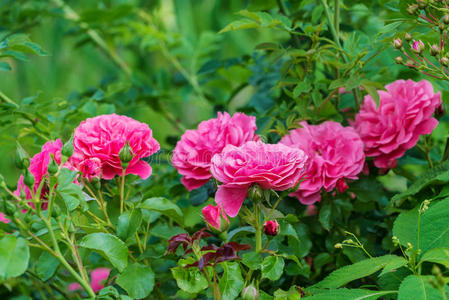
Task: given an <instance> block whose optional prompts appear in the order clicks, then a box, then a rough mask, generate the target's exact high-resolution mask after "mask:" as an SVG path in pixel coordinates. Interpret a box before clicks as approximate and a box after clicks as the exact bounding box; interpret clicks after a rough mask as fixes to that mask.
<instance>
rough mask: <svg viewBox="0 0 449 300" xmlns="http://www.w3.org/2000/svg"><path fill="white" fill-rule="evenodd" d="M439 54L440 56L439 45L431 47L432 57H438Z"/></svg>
mask: <svg viewBox="0 0 449 300" xmlns="http://www.w3.org/2000/svg"><path fill="white" fill-rule="evenodd" d="M438 54H440V47H438V46H437V45H432V46H431V47H430V55H432V56H437V55H438Z"/></svg>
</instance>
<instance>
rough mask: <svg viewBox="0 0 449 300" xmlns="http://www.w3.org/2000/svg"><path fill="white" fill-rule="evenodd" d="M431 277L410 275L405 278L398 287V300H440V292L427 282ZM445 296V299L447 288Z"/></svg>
mask: <svg viewBox="0 0 449 300" xmlns="http://www.w3.org/2000/svg"><path fill="white" fill-rule="evenodd" d="M432 277H433V276H417V275H410V276H408V277H407V278H405V279H404V280H403V281H402V283H401V285H400V286H399V294H398V300H410V299H429V300H432V299H434V300H437V299H442V297H441V296H442V295H441V291H439V290H437V289H435V288H434V287H433V286H432V285H431V284H430V282H429V280H430V279H431V278H432ZM446 287H447V286H446ZM445 294H446V297H447V296H448V293H447V288H445Z"/></svg>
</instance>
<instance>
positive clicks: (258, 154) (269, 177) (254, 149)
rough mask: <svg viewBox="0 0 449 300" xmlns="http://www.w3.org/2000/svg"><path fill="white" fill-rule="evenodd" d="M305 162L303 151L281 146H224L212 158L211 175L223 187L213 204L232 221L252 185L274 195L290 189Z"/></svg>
mask: <svg viewBox="0 0 449 300" xmlns="http://www.w3.org/2000/svg"><path fill="white" fill-rule="evenodd" d="M306 161H307V155H306V154H305V153H304V151H302V150H300V149H295V148H291V147H288V146H285V145H282V144H277V145H270V144H264V143H262V142H260V141H258V142H247V143H245V144H243V145H242V146H240V147H236V146H234V145H228V146H226V147H225V148H224V149H223V151H222V153H220V154H216V155H214V157H213V158H212V166H211V172H212V175H213V176H214V177H215V179H217V180H218V181H220V182H222V183H223V184H222V185H220V186H219V187H218V190H217V193H216V194H215V201H216V202H217V203H218V205H220V206H221V207H222V208H223V210H224V212H225V213H226V214H227V215H229V216H231V217H235V216H236V215H237V214H238V212H239V210H240V207H241V206H242V204H243V201H244V200H245V197H246V195H247V193H248V189H249V188H250V186H251V185H252V184H258V185H259V186H260V188H262V189H273V190H277V191H283V190H287V189H290V188H293V187H294V186H296V185H297V184H298V182H299V181H300V179H301V176H302V175H303V173H304V169H305V164H306Z"/></svg>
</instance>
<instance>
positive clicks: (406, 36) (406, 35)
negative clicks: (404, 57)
mask: <svg viewBox="0 0 449 300" xmlns="http://www.w3.org/2000/svg"><path fill="white" fill-rule="evenodd" d="M412 39H413V38H412V35H411V34H410V33H408V32H407V33H406V34H405V35H404V40H406V41H407V42H410V41H411V40H412Z"/></svg>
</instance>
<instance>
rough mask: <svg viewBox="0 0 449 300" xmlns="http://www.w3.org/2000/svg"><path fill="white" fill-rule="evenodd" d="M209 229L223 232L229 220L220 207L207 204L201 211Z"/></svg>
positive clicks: (227, 226)
mask: <svg viewBox="0 0 449 300" xmlns="http://www.w3.org/2000/svg"><path fill="white" fill-rule="evenodd" d="M201 212H202V213H203V216H204V220H205V221H206V223H207V225H208V227H209V229H210V230H211V231H216V232H223V231H226V230H227V229H228V228H229V220H228V218H227V217H226V215H225V214H224V212H223V211H222V209H221V208H220V206H218V205H217V206H213V205H211V204H209V205H208V206H206V207H204V208H203V209H202V211H201Z"/></svg>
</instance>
